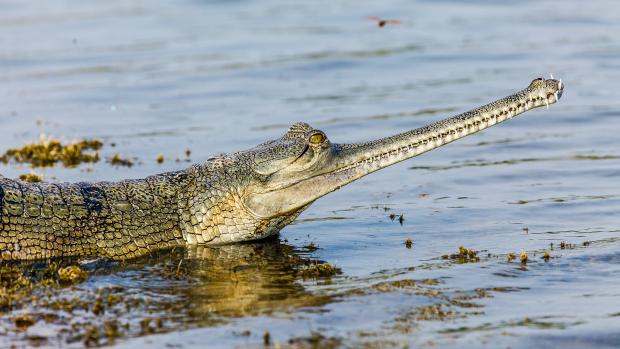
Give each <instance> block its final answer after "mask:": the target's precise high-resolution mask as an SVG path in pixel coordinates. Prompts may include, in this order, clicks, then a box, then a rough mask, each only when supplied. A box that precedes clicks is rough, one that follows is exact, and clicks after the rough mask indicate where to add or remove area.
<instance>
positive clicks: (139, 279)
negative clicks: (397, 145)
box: [0, 0, 620, 348]
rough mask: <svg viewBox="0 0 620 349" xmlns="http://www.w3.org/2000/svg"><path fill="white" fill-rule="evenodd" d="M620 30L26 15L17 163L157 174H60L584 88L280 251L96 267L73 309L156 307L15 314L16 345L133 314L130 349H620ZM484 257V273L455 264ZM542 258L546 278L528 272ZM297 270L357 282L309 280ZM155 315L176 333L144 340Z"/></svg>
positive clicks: (148, 167) (438, 155)
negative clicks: (64, 150) (542, 83)
mask: <svg viewBox="0 0 620 349" xmlns="http://www.w3.org/2000/svg"><path fill="white" fill-rule="evenodd" d="M368 16H380V17H382V18H394V19H399V20H400V21H401V23H400V24H388V25H387V26H385V27H383V28H381V27H379V26H377V23H376V22H373V21H372V20H369V19H368V18H367V17H368ZM619 33H620V7H618V4H617V3H616V2H615V1H611V0H609V1H596V2H594V1H593V2H586V1H577V0H565V1H502V2H492V1H484V0H480V1H471V2H468V3H466V4H465V3H463V2H461V1H430V0H428V1H396V0H395V1H380V2H367V3H363V2H359V1H320V2H319V1H311V2H301V1H299V2H290V1H270V2H266V1H260V2H259V1H201V0H194V1H190V0H184V1H174V2H172V1H148V2H147V1H131V2H129V1H102V2H89V3H84V2H80V1H61V0H59V1H39V2H23V1H4V2H3V3H1V4H0V47H1V49H0V106H1V107H0V130H1V132H2V137H0V150H2V151H4V149H7V148H10V147H17V146H21V145H23V144H25V143H26V142H29V141H32V140H35V139H37V138H38V137H39V135H40V134H46V135H51V136H55V137H60V138H61V139H65V140H71V139H76V138H84V137H86V138H91V137H94V138H100V139H102V140H104V142H105V146H104V148H103V150H102V155H103V156H104V157H110V156H112V155H113V154H114V153H117V152H118V153H120V154H121V155H123V156H126V157H132V158H135V160H136V162H137V164H136V165H135V166H133V167H131V168H125V167H120V168H115V167H112V166H111V165H109V164H107V163H105V162H103V161H102V162H100V163H98V164H96V165H94V166H82V167H79V168H77V169H63V168H60V167H57V168H53V169H46V170H44V171H43V173H44V175H45V177H46V178H47V179H48V180H53V181H78V180H79V181H98V180H117V179H123V178H137V177H144V176H146V175H149V174H153V173H157V172H162V171H166V170H174V169H180V168H183V167H186V166H188V163H186V162H184V161H181V162H176V161H175V160H174V159H176V158H180V159H184V155H183V154H184V151H185V149H186V148H190V149H191V150H192V156H191V160H192V161H193V162H200V161H204V160H206V159H207V158H208V157H209V156H210V155H213V154H216V153H221V152H229V151H235V150H240V149H245V148H249V147H251V146H253V145H255V144H258V143H260V142H263V141H265V140H267V139H272V138H274V137H278V136H279V135H280V134H281V133H283V132H284V131H285V130H286V127H287V125H289V124H290V123H292V122H294V121H306V122H308V123H310V124H311V125H313V126H314V127H316V128H320V129H322V130H324V131H325V132H326V133H327V135H328V136H329V137H330V138H331V140H332V141H333V142H355V141H361V140H368V139H372V138H378V137H382V136H386V135H390V134H394V133H396V132H400V131H403V130H407V129H411V128H414V127H418V126H422V125H425V124H427V123H429V122H432V121H434V120H437V119H440V118H444V117H446V116H449V115H452V114H455V113H457V112H460V111H465V110H467V109H470V108H472V107H475V106H478V105H482V104H484V103H486V102H489V101H491V100H494V99H496V98H499V97H503V96H505V95H507V94H509V93H512V92H513V91H515V90H517V89H521V88H523V87H525V86H527V84H528V83H529V82H530V80H531V79H533V78H535V77H538V76H546V77H548V76H549V73H553V74H554V75H555V76H556V77H562V78H563V81H564V82H565V84H566V89H565V93H564V96H563V99H562V100H561V102H560V103H558V104H557V105H554V106H552V108H550V110H548V111H547V110H544V109H540V110H536V111H532V112H529V113H527V114H526V115H523V116H522V117H519V118H517V119H515V120H514V121H510V122H508V123H506V124H503V125H501V126H498V127H493V128H492V129H490V130H488V131H485V132H483V133H482V134H478V135H475V136H472V137H469V138H467V139H464V140H461V141H458V142H456V143H454V144H451V145H449V146H446V147H444V148H442V149H440V150H436V151H433V152H431V153H429V154H426V155H423V156H421V157H419V158H416V159H413V160H410V161H407V162H404V163H401V164H399V165H396V166H393V167H391V168H389V169H385V170H383V171H380V172H378V173H376V174H373V175H372V176H369V177H366V178H364V179H362V180H360V181H358V182H357V183H354V184H352V185H349V186H347V187H345V188H343V189H341V190H340V191H338V192H336V193H333V194H330V195H329V196H327V197H325V198H323V199H321V200H319V201H318V202H317V203H315V204H314V205H313V206H312V207H311V208H310V209H309V210H307V211H306V212H305V213H304V214H303V215H302V216H301V217H300V218H299V219H298V221H297V222H296V223H295V224H294V225H292V226H289V227H287V228H286V229H284V230H283V232H282V233H281V235H280V237H279V238H278V239H275V240H271V241H267V242H263V243H259V244H246V245H237V246H226V247H222V248H218V249H206V250H198V251H197V250H191V251H175V252H171V253H168V254H165V253H164V254H163V255H162V256H158V257H152V258H150V259H149V258H146V259H144V260H140V261H137V262H136V263H134V264H129V265H117V264H114V263H112V264H105V263H104V264H103V265H101V264H98V263H94V264H90V265H86V267H87V268H89V270H90V271H91V273H92V276H91V277H90V278H89V280H88V281H87V282H85V283H83V284H80V285H78V286H76V287H75V288H74V289H70V288H67V289H65V290H64V291H61V292H60V293H58V294H56V295H55V296H54V297H57V298H62V297H67V299H72V298H73V297H76V296H77V297H83V298H86V299H87V298H88V297H89V295H90V297H91V298H92V295H93V294H96V292H98V289H99V288H104V289H106V290H110V289H111V290H112V291H110V292H117V293H118V294H121V295H123V297H125V298H126V299H127V300H131V299H133V300H135V301H136V302H138V303H139V304H141V305H139V306H136V307H135V308H133V310H128V308H124V307H120V308H117V309H116V310H114V311H111V310H109V311H107V312H106V313H105V314H103V315H101V316H95V315H93V314H91V313H88V312H83V313H77V314H75V313H74V314H72V315H71V314H64V313H63V314H61V316H60V318H58V319H52V320H51V321H48V322H47V323H46V322H45V321H43V320H41V321H39V322H38V323H37V324H35V326H33V327H31V328H29V329H28V330H27V331H22V332H20V331H16V330H15V329H14V327H13V323H12V321H11V320H10V319H11V317H12V316H14V315H15V314H16V313H19V312H20V310H17V311H14V312H13V313H9V314H4V315H2V319H3V320H2V321H0V335H2V336H0V345H1V346H6V345H8V344H9V343H14V344H16V345H17V346H18V347H19V346H28V345H34V344H37V345H40V346H57V345H61V344H62V345H64V346H67V345H69V346H77V347H79V346H81V345H83V342H82V341H81V340H78V339H76V340H75V341H71V336H70V334H67V333H69V332H70V331H68V330H67V329H68V328H70V327H71V324H72V323H74V322H80V321H93V322H94V323H95V324H97V323H100V322H101V321H102V320H101V318H103V319H104V320H105V319H111V318H118V319H119V321H120V322H121V323H123V324H124V323H126V324H127V328H126V329H123V330H122V333H123V335H122V336H121V337H120V338H118V339H116V340H115V341H114V342H113V344H114V345H116V346H118V347H126V348H147V347H149V348H151V347H170V346H171V347H183V348H186V347H203V346H205V345H208V346H209V347H230V346H236V347H261V346H263V345H264V338H263V334H264V333H265V332H266V331H268V332H269V333H270V344H272V345H276V344H278V345H281V346H286V345H291V346H302V347H303V346H312V345H317V346H319V347H328V346H344V347H358V346H364V345H365V346H369V347H403V346H406V345H411V346H413V347H434V346H442V347H444V346H445V347H455V348H456V347H459V348H462V347H463V346H464V345H465V346H469V347H489V348H497V347H500V346H502V347H506V346H510V347H511V348H530V347H532V346H537V347H559V346H562V347H564V348H587V347H597V348H599V347H617V345H618V343H620V336H619V335H618V328H620V248H619V247H620V218H618V217H619V212H620V186H619V185H618V184H619V182H618V178H619V176H620V150H619V149H620V137H618V132H619V131H620V92H619V91H620V89H619V85H618V82H617V81H618V80H619V79H620V61H619V60H618V57H620V36H619V35H618V34H619ZM112 143H115V144H116V147H112V146H111V145H110V144H112ZM159 153H162V154H164V155H165V157H166V158H167V161H166V162H164V163H163V164H161V165H160V164H157V162H156V161H155V158H156V156H157V154H159ZM29 171H30V169H29V168H28V167H25V166H23V165H16V164H9V165H2V166H0V173H2V174H3V175H5V176H8V177H16V176H18V175H19V174H22V173H27V172H29ZM39 171H40V170H39ZM390 214H395V215H397V216H399V215H401V214H403V217H404V222H403V224H402V225H401V224H399V222H398V219H395V220H391V219H390V217H389V216H390ZM407 238H410V239H412V240H413V246H412V248H411V249H408V248H406V247H405V245H404V241H405V239H407ZM310 242H312V243H314V244H315V245H317V246H318V247H319V248H320V249H318V250H316V251H308V250H307V249H305V248H304V246H306V245H308V244H309V243H310ZM562 242H566V243H568V244H574V248H572V247H573V246H572V245H571V246H570V247H571V248H565V249H561V248H560V244H561V243H562ZM584 243H585V244H584ZM551 244H553V249H551ZM461 245H462V246H465V247H467V248H471V249H475V250H480V251H482V252H480V256H481V257H482V258H481V260H480V262H477V263H465V264H460V263H454V262H452V261H450V260H445V259H442V256H443V255H447V254H452V253H455V252H457V250H458V246H461ZM545 250H547V251H549V252H550V255H551V258H550V259H549V260H548V261H547V262H545V261H544V260H543V259H542V258H541V257H542V255H543V252H544V251H545ZM521 251H527V252H528V254H529V262H528V263H527V265H525V266H522V265H521V263H520V262H518V259H519V258H518V257H517V259H516V260H515V261H513V262H511V263H509V262H507V257H506V256H507V254H508V253H515V254H517V256H518V254H519V253H520V252H521ZM296 257H301V258H302V259H313V260H323V261H327V262H329V263H331V264H335V265H337V266H338V267H340V268H341V269H342V272H343V273H342V274H341V275H339V276H336V277H334V278H331V280H324V279H319V280H318V281H313V280H303V279H302V278H300V277H299V276H298V274H296V273H295V270H294V268H293V267H292V266H291V265H293V264H294V261H295V258H296ZM181 261H183V262H182V263H181V264H179V262H181ZM180 271H183V272H182V273H181V274H179V273H180ZM179 275H181V276H179ZM114 290H116V291H114ZM106 292H108V291H106ZM140 302H141V303H140ZM145 302H146V303H145ZM138 303H136V304H138ZM145 304H146V305H145ZM32 308H34V309H27V310H28V311H30V312H34V313H36V312H37V311H38V312H46V311H48V312H49V310H46V309H45V308H44V307H39V308H37V307H36V306H33V307H32ZM147 317H148V318H152V319H155V318H160V319H163V321H162V323H161V324H160V326H155V327H154V328H153V329H152V330H149V327H147V330H146V331H145V330H144V328H142V330H141V327H140V324H139V322H140V321H141V320H143V319H144V318H147ZM97 321H99V322H97ZM151 332H156V334H152V333H151ZM35 334H36V335H37V336H38V337H43V339H41V338H38V339H36V341H33V339H32V338H33V336H34V335H35ZM29 338H30V339H29ZM67 341H69V343H68V344H67ZM106 343H108V342H107V341H106V340H105V339H103V340H101V342H100V344H106Z"/></svg>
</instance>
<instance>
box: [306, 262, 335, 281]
mask: <svg viewBox="0 0 620 349" xmlns="http://www.w3.org/2000/svg"><path fill="white" fill-rule="evenodd" d="M338 274H342V270H340V268H337V267H335V266H333V265H331V264H329V263H312V264H310V265H307V266H304V267H303V268H302V269H301V270H300V271H299V275H300V276H301V277H302V278H303V279H317V278H329V277H332V276H335V275H338Z"/></svg>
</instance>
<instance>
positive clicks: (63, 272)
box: [58, 265, 88, 284]
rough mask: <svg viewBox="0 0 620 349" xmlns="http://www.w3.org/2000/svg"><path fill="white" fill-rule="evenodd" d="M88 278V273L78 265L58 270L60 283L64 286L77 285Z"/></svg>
mask: <svg viewBox="0 0 620 349" xmlns="http://www.w3.org/2000/svg"><path fill="white" fill-rule="evenodd" d="M87 278H88V273H87V272H85V271H84V270H82V269H80V267H78V266H76V265H72V266H68V267H66V268H60V269H58V281H59V282H61V283H64V284H75V283H78V282H82V281H84V280H86V279H87Z"/></svg>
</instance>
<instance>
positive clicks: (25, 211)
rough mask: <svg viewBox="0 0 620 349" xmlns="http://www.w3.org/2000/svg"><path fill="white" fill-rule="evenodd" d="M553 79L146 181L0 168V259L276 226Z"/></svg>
mask: <svg viewBox="0 0 620 349" xmlns="http://www.w3.org/2000/svg"><path fill="white" fill-rule="evenodd" d="M563 87H564V86H563V84H562V81H561V80H555V79H553V78H552V79H548V80H545V79H543V78H538V79H535V80H534V81H532V82H531V84H530V85H529V86H528V87H527V88H525V89H523V90H521V91H519V92H516V93H515V94H512V95H510V96H508V97H505V98H502V99H499V100H497V101H495V102H492V103H490V104H487V105H485V106H482V107H479V108H477V109H473V110H471V111H468V112H465V113H463V114H459V115H457V116H454V117H451V118H448V119H445V120H442V121H438V122H435V123H432V124H430V125H428V126H425V127H421V128H418V129H414V130H411V131H407V132H404V133H401V134H397V135H394V136H391V137H387V138H382V139H377V140H374V141H370V142H365V143H357V144H336V143H331V142H330V141H329V140H328V138H327V136H326V135H325V133H323V132H322V131H320V130H317V129H314V128H312V127H311V126H310V125H308V124H306V123H295V124H293V125H292V126H291V127H290V129H289V130H288V131H287V132H286V133H285V134H284V135H283V136H282V137H281V138H279V139H276V140H272V141H268V142H265V143H262V144H259V145H258V146H256V147H255V148H252V149H249V150H245V151H240V152H236V153H232V154H225V155H220V156H216V157H213V158H210V159H208V160H207V161H206V162H205V163H202V164H198V165H193V166H191V167H190V168H188V169H185V170H182V171H178V172H169V173H163V174H159V175H155V176H151V177H147V178H145V179H138V180H125V181H120V182H114V183H111V182H99V183H61V184H55V183H25V182H21V181H19V180H13V179H8V178H4V177H1V176H0V259H1V260H13V259H22V260H33V259H45V258H51V257H63V256H78V257H87V256H98V257H108V258H112V259H128V258H133V257H137V256H140V255H144V254H147V253H149V251H152V250H155V249H160V248H166V247H172V246H180V245H187V244H189V245H192V244H222V243H232V242H238V241H247V240H255V239H261V238H264V237H267V236H270V235H273V234H276V233H278V232H279V231H280V230H281V229H282V228H283V227H284V226H286V225H287V224H289V223H291V222H292V221H293V220H295V218H297V216H298V215H299V214H300V213H301V212H302V211H303V210H305V209H307V208H308V207H309V206H310V205H311V204H312V203H313V202H314V201H315V200H317V199H318V198H320V197H322V196H324V195H326V194H328V193H330V192H332V191H334V190H336V189H338V188H340V187H342V186H344V185H346V184H348V183H351V182H353V181H354V180H356V179H358V178H361V177H363V176H365V175H367V174H369V173H372V172H374V171H377V170H379V169H382V168H384V167H386V166H389V165H392V164H395V163H397V162H400V161H403V160H405V159H408V158H411V157H413V156H416V155H419V154H422V153H424V152H427V151H429V150H431V149H435V148H437V147H440V146H442V145H444V144H447V143H450V142H452V141H454V140H456V139H459V138H462V137H465V136H467V135H470V134H472V133H475V132H478V131H480V130H483V129H485V128H487V127H490V126H492V125H495V124H497V123H499V122H502V121H504V120H507V119H510V118H512V117H514V116H516V115H518V114H521V113H523V112H525V111H527V110H530V109H533V108H536V107H541V106H545V105H547V106H548V105H549V104H552V103H555V102H557V101H558V100H559V99H560V97H561V96H562V92H563Z"/></svg>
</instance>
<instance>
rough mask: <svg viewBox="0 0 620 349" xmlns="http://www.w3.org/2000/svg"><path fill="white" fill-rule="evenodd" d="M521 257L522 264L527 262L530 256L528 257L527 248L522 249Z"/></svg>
mask: <svg viewBox="0 0 620 349" xmlns="http://www.w3.org/2000/svg"><path fill="white" fill-rule="evenodd" d="M519 258H521V264H527V259H528V257H527V252H526V251H525V250H523V251H521V254H520V255H519Z"/></svg>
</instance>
